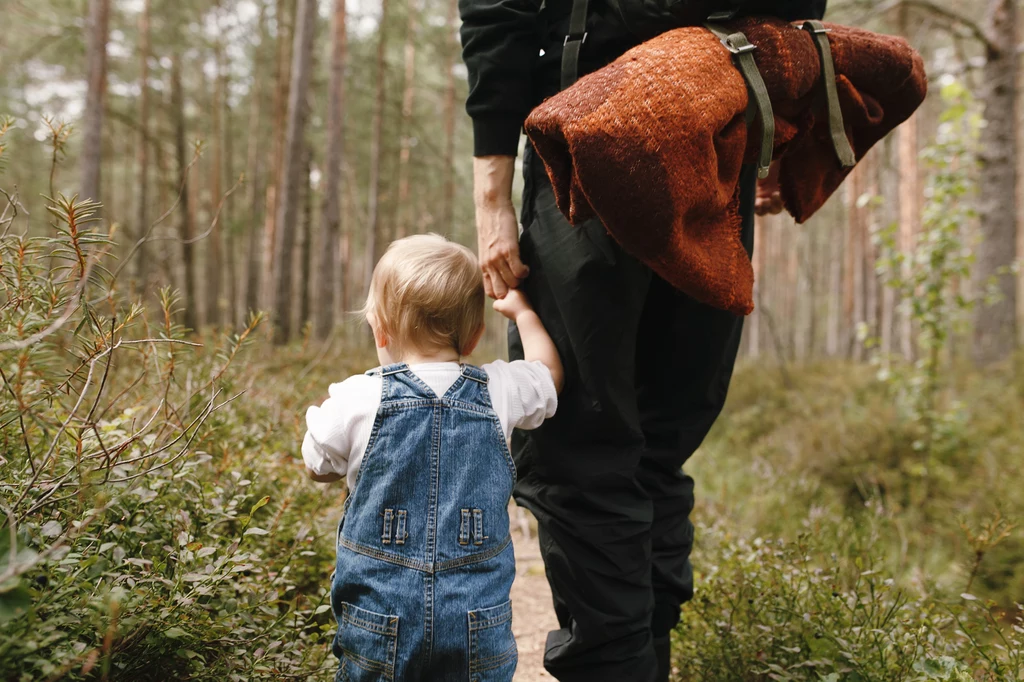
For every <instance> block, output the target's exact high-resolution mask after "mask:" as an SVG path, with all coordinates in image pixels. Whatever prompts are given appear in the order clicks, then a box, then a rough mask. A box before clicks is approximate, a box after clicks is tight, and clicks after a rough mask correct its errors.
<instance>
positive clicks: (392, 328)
mask: <svg viewBox="0 0 1024 682" xmlns="http://www.w3.org/2000/svg"><path fill="white" fill-rule="evenodd" d="M363 314H364V316H365V317H366V319H367V321H368V322H369V323H370V326H371V327H372V328H373V331H374V339H375V340H376V342H377V348H378V355H379V356H380V357H381V362H382V363H387V362H397V361H399V360H401V359H402V357H403V356H408V355H409V354H410V353H416V354H419V355H432V354H438V353H443V352H445V351H448V350H454V351H455V352H456V353H457V354H458V355H460V356H462V355H468V354H469V353H470V352H472V350H473V348H474V347H475V346H476V344H477V342H478V341H479V340H480V335H481V333H482V332H483V327H484V285H483V277H482V275H481V273H480V265H479V263H478V262H477V259H476V256H475V255H474V254H473V252H472V251H470V250H469V249H467V248H466V247H465V246H462V245H461V244H456V243H454V242H450V241H448V240H447V239H445V238H444V237H442V236H440V235H436V234H420V235H415V236H412V237H406V238H405V239H399V240H397V241H395V242H392V243H391V245H390V246H389V247H388V250H387V252H385V254H384V256H383V257H381V259H380V262H378V263H377V267H376V268H374V270H373V279H372V280H371V283H370V293H369V295H368V296H367V298H366V306H365V307H364V308H363Z"/></svg>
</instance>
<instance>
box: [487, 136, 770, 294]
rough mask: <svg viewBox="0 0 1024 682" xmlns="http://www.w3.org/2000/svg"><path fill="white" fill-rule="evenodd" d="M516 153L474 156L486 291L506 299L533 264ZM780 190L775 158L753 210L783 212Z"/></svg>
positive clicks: (758, 211) (756, 211)
mask: <svg viewBox="0 0 1024 682" xmlns="http://www.w3.org/2000/svg"><path fill="white" fill-rule="evenodd" d="M514 175H515V157H514V156H478V157H475V158H474V159H473V200H474V204H475V205H476V233H477V248H478V250H477V254H478V256H479V258H480V269H481V270H482V271H483V278H484V291H485V292H486V294H487V295H488V296H489V297H490V298H493V299H503V298H505V295H506V294H508V292H509V291H510V290H512V289H518V288H519V285H520V284H522V282H523V280H524V279H526V277H527V275H529V274H530V268H528V267H527V266H526V265H524V264H523V261H522V260H521V259H520V256H519V220H518V218H517V216H516V210H515V206H514V205H513V204H512V179H513V177H514ZM782 208H783V206H782V196H781V194H780V192H779V164H778V162H777V161H776V162H774V163H772V165H771V168H770V170H769V172H768V177H766V178H764V179H762V180H760V181H758V183H757V195H756V198H755V201H754V212H755V213H756V214H757V215H759V216H763V215H776V214H778V213H781V212H782Z"/></svg>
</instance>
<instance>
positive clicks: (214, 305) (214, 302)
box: [205, 7, 225, 327]
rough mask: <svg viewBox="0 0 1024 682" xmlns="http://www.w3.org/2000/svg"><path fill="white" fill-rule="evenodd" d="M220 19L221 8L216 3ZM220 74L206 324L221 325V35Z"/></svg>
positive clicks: (216, 58)
mask: <svg viewBox="0 0 1024 682" xmlns="http://www.w3.org/2000/svg"><path fill="white" fill-rule="evenodd" d="M214 12H215V14H216V16H217V20H218V21H219V19H220V8H219V7H215V8H214ZM214 65H215V69H216V74H215V75H214V81H213V101H212V102H211V105H212V106H211V107H210V108H211V109H212V111H211V112H210V113H211V114H212V116H213V140H214V142H213V145H212V146H213V155H212V156H213V158H212V159H211V160H210V212H209V215H210V221H211V223H210V234H208V235H207V237H206V244H205V246H206V249H205V250H206V259H205V263H206V282H205V285H206V286H205V292H206V324H208V325H214V326H216V327H221V326H223V324H224V318H223V315H222V306H221V286H222V278H223V276H224V263H223V258H222V245H221V242H222V240H223V237H222V233H223V230H222V229H221V225H222V224H223V220H224V214H223V211H222V212H221V214H220V216H217V208H218V206H220V201H221V197H222V196H224V186H223V179H224V95H225V93H224V76H223V71H224V46H223V44H222V43H221V42H220V40H219V39H218V41H217V42H216V44H215V46H214Z"/></svg>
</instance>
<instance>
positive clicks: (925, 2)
mask: <svg viewBox="0 0 1024 682" xmlns="http://www.w3.org/2000/svg"><path fill="white" fill-rule="evenodd" d="M904 6H906V7H915V8H917V9H920V10H923V11H925V12H928V13H929V14H932V15H934V16H936V17H939V18H940V19H942V20H944V21H945V22H946V23H947V24H948V25H950V26H962V27H963V28H965V29H967V31H968V32H969V33H970V35H971V37H973V38H974V39H975V40H977V41H978V42H979V43H981V44H982V45H983V46H984V47H985V49H986V50H989V51H990V52H994V53H997V54H998V53H1000V52H1002V51H1003V49H1004V46H1001V45H999V44H998V42H996V40H995V39H994V38H993V37H992V35H991V34H990V33H989V32H988V30H986V29H985V27H984V26H982V25H981V24H979V23H978V22H976V21H974V20H973V19H970V18H968V17H965V16H964V15H962V14H960V13H958V12H956V11H954V10H951V9H949V8H947V7H943V6H942V5H940V4H938V3H936V2H932V0H887V1H886V2H883V3H882V4H881V5H879V6H877V7H875V8H874V9H873V10H872V11H871V12H869V13H867V14H865V15H863V16H862V17H860V19H859V20H857V21H855V22H854V23H855V24H857V25H860V24H863V23H865V22H866V21H867V20H868V19H871V18H873V17H876V16H878V15H880V14H885V13H887V12H890V11H892V10H894V9H896V8H898V7H904Z"/></svg>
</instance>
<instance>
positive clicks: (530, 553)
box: [509, 505, 558, 682]
mask: <svg viewBox="0 0 1024 682" xmlns="http://www.w3.org/2000/svg"><path fill="white" fill-rule="evenodd" d="M509 512H510V514H511V516H512V542H513V544H514V545H515V548H516V580H515V583H513V585H512V611H513V614H512V631H513V632H514V633H515V636H516V643H517V644H518V645H519V666H518V667H517V668H516V675H515V677H514V678H513V680H514V682H536V681H537V680H554V679H555V678H553V677H551V675H549V674H548V673H547V671H546V670H544V663H543V658H544V641H545V640H546V639H547V636H548V632H550V631H551V630H554V629H555V628H556V627H557V626H558V623H557V621H556V620H555V612H554V610H553V609H552V607H551V589H550V588H549V587H548V581H547V578H545V577H544V563H543V562H542V561H541V558H540V548H539V547H538V545H537V530H536V522H535V521H534V520H533V518H532V517H530V516H529V514H528V513H527V512H525V511H524V512H522V515H520V513H519V511H518V510H517V508H516V507H515V506H514V505H513V506H512V507H511V508H510V509H509ZM527 535H528V537H527Z"/></svg>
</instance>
